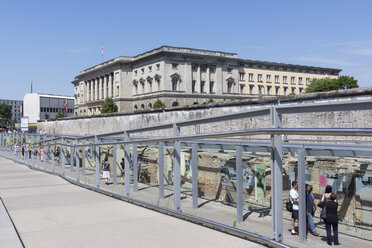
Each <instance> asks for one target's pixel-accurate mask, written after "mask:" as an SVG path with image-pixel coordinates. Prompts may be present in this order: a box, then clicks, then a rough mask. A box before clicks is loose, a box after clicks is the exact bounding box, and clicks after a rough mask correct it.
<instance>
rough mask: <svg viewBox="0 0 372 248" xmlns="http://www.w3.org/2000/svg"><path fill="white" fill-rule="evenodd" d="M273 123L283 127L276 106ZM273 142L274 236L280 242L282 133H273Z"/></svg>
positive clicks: (273, 109) (281, 222) (281, 239)
mask: <svg viewBox="0 0 372 248" xmlns="http://www.w3.org/2000/svg"><path fill="white" fill-rule="evenodd" d="M270 116H271V125H272V127H273V128H281V127H282V116H281V114H279V113H278V112H277V111H276V109H275V107H273V108H271V114H270ZM271 144H272V149H273V152H272V157H271V159H272V162H273V165H272V169H273V175H274V178H272V182H271V185H272V189H271V191H272V194H273V196H274V197H273V199H272V203H273V204H272V218H273V231H274V232H273V238H274V239H275V240H276V241H278V242H283V166H282V154H283V152H282V150H283V149H282V139H281V136H280V135H271Z"/></svg>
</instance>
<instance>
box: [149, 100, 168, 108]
mask: <svg viewBox="0 0 372 248" xmlns="http://www.w3.org/2000/svg"><path fill="white" fill-rule="evenodd" d="M152 107H153V108H154V109H157V108H165V107H167V106H166V105H165V103H163V102H162V101H161V100H160V99H158V100H156V102H154V105H153V106H152Z"/></svg>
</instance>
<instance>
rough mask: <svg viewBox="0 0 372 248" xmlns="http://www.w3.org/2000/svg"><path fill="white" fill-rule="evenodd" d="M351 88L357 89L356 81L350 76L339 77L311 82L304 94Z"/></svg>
mask: <svg viewBox="0 0 372 248" xmlns="http://www.w3.org/2000/svg"><path fill="white" fill-rule="evenodd" d="M352 88H359V85H358V80H356V79H354V77H350V76H340V77H338V78H329V77H326V78H320V79H313V80H311V82H310V85H309V86H308V87H307V88H306V90H305V92H306V93H313V92H324V91H331V90H342V89H352Z"/></svg>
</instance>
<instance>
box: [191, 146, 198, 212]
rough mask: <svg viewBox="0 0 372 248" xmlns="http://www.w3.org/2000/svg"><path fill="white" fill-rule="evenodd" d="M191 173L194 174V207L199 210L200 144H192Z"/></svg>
mask: <svg viewBox="0 0 372 248" xmlns="http://www.w3.org/2000/svg"><path fill="white" fill-rule="evenodd" d="M191 173H192V207H193V209H197V208H198V144H192V151H191Z"/></svg>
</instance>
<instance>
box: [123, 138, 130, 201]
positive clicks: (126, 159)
mask: <svg viewBox="0 0 372 248" xmlns="http://www.w3.org/2000/svg"><path fill="white" fill-rule="evenodd" d="M124 141H129V135H128V133H127V132H124ZM129 148H130V147H129V144H125V145H124V166H125V175H124V183H125V186H124V193H125V195H126V196H129V195H130V164H129V163H130V150H129Z"/></svg>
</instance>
